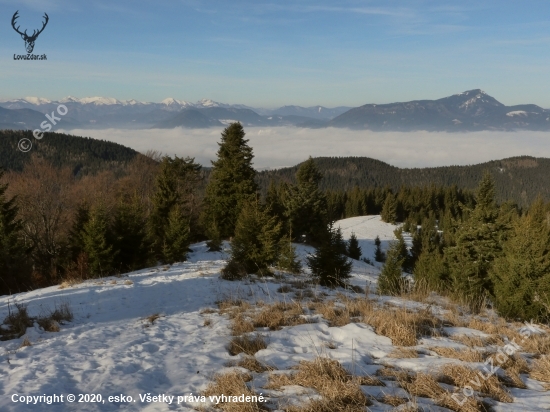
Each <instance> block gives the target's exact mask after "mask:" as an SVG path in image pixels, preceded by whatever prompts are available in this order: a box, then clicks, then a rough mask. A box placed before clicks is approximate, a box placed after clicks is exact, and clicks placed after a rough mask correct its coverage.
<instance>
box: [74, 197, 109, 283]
mask: <svg viewBox="0 0 550 412" xmlns="http://www.w3.org/2000/svg"><path fill="white" fill-rule="evenodd" d="M109 230H110V228H109V221H108V219H107V215H106V212H105V209H104V207H103V206H101V205H100V206H97V207H96V208H95V209H93V210H92V211H91V213H90V219H89V220H88V222H86V224H85V225H84V228H83V234H82V238H83V241H84V252H85V253H86V255H87V256H88V263H89V270H90V274H91V275H92V276H96V277H100V276H108V275H110V274H112V273H113V271H114V267H113V263H114V258H115V256H116V253H117V252H116V251H115V250H114V248H113V245H112V244H111V242H110V241H109V239H110V238H111V234H110V232H109Z"/></svg>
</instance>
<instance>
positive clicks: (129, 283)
mask: <svg viewBox="0 0 550 412" xmlns="http://www.w3.org/2000/svg"><path fill="white" fill-rule="evenodd" d="M124 284H125V285H128V286H130V285H133V284H134V282H132V281H131V280H129V279H128V280H125V281H124Z"/></svg>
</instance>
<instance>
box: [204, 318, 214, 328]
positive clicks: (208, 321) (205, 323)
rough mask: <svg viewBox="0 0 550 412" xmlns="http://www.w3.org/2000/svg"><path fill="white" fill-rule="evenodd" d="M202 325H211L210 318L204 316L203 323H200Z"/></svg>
mask: <svg viewBox="0 0 550 412" xmlns="http://www.w3.org/2000/svg"><path fill="white" fill-rule="evenodd" d="M202 325H203V326H205V327H206V326H212V319H210V318H206V319H204V323H203V324H202Z"/></svg>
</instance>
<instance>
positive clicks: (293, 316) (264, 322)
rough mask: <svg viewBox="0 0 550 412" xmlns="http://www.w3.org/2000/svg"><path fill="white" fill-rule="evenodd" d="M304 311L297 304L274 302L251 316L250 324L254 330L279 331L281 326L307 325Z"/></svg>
mask: <svg viewBox="0 0 550 412" xmlns="http://www.w3.org/2000/svg"><path fill="white" fill-rule="evenodd" d="M302 315H304V309H303V308H302V305H301V304H300V303H298V302H290V303H287V302H276V303H273V304H271V305H265V306H264V307H263V308H262V310H261V311H260V312H259V313H256V314H254V315H252V324H253V325H254V327H256V328H269V329H270V330H279V329H281V328H282V327H283V326H295V325H302V324H304V323H307V321H306V319H304V317H303V316H302Z"/></svg>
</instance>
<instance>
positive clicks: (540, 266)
mask: <svg viewBox="0 0 550 412" xmlns="http://www.w3.org/2000/svg"><path fill="white" fill-rule="evenodd" d="M547 216H548V212H547V211H546V207H545V205H544V203H543V201H542V200H541V199H540V198H539V199H537V200H536V201H535V203H534V204H533V205H532V206H531V208H530V210H529V213H528V214H527V216H526V217H523V218H521V219H518V220H516V221H515V224H514V227H513V231H512V233H511V236H510V239H509V240H508V242H506V244H505V245H504V253H503V254H502V256H500V257H499V258H497V260H496V261H495V264H494V266H493V268H492V275H493V279H494V280H495V292H494V294H495V298H494V302H495V306H496V309H497V310H498V312H499V314H500V315H501V316H504V317H507V318H515V319H517V318H520V319H523V320H531V319H534V320H541V321H546V320H548V318H549V315H550V313H548V310H549V309H550V308H549V307H548V306H547V305H548V304H549V303H550V225H549V223H548V221H547Z"/></svg>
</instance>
